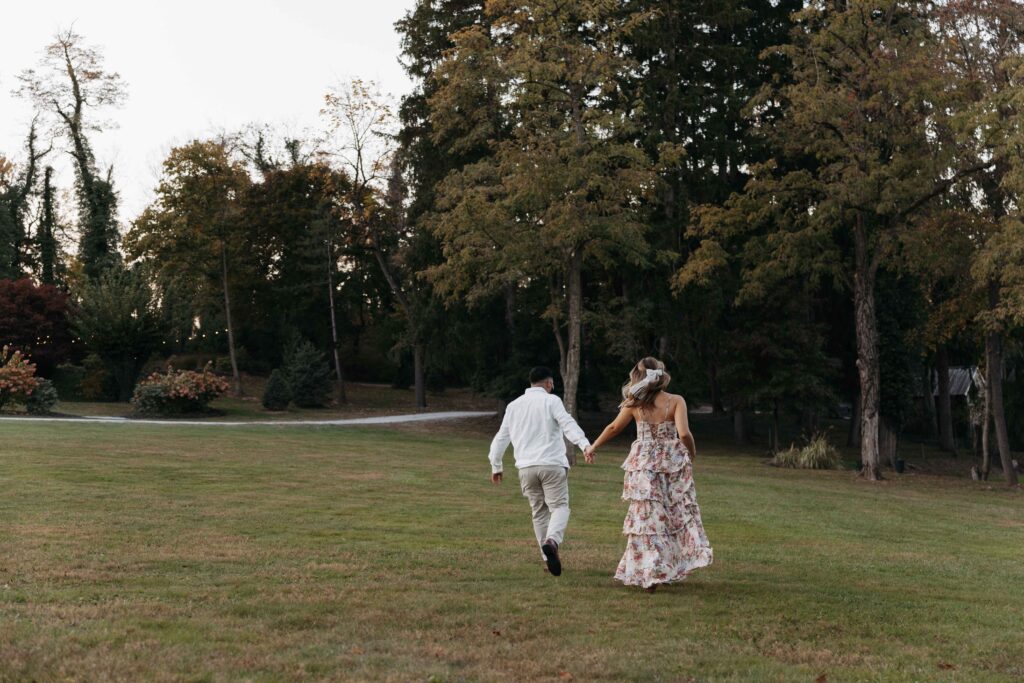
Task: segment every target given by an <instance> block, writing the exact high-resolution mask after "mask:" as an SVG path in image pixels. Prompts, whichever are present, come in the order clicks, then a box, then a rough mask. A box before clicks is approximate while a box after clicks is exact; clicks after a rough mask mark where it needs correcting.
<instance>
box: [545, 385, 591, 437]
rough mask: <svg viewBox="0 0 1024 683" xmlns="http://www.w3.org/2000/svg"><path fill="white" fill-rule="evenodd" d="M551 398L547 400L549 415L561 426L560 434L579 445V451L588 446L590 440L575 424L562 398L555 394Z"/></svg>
mask: <svg viewBox="0 0 1024 683" xmlns="http://www.w3.org/2000/svg"><path fill="white" fill-rule="evenodd" d="M551 398H552V400H551V401H549V405H550V406H551V416H552V417H554V418H555V420H556V421H557V422H558V425H559V426H560V427H561V428H562V434H564V435H565V438H566V439H568V440H569V441H570V442H571V443H574V444H576V445H577V446H579V449H580V450H581V451H585V450H587V449H588V448H590V441H589V440H588V439H587V435H586V434H584V433H583V430H582V429H580V426H579V425H578V424H576V420H574V419H572V415H570V414H569V411H567V410H566V409H565V405H563V404H562V399H560V398H558V397H557V396H552V397H551Z"/></svg>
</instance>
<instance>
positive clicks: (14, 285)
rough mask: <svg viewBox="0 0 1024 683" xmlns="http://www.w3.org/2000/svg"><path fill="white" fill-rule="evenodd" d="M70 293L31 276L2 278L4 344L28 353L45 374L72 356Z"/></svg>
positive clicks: (0, 340)
mask: <svg viewBox="0 0 1024 683" xmlns="http://www.w3.org/2000/svg"><path fill="white" fill-rule="evenodd" d="M69 312H70V302H69V300H68V295H67V294H66V293H64V292H62V291H60V290H59V289H57V288H56V287H54V286H53V285H46V284H42V285H40V284H36V283H34V282H32V280H30V279H28V278H23V279H20V280H0V346H11V347H12V348H13V349H17V350H19V351H21V352H22V353H24V354H25V355H27V356H28V357H29V358H30V359H31V360H32V362H33V363H35V364H36V366H38V368H39V372H40V373H41V374H42V375H44V376H51V374H52V372H53V370H54V368H56V367H57V366H58V365H59V364H60V363H62V362H64V361H65V360H66V359H67V358H68V357H69V356H70V355H71V351H72V349H71V343H72V342H71V332H70V329H69V327H68V314H69Z"/></svg>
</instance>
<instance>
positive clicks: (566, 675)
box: [558, 671, 575, 681]
mask: <svg viewBox="0 0 1024 683" xmlns="http://www.w3.org/2000/svg"><path fill="white" fill-rule="evenodd" d="M558 677H559V678H561V679H562V680H563V681H571V680H572V679H573V678H575V676H573V675H572V674H571V673H569V672H568V671H559V672H558Z"/></svg>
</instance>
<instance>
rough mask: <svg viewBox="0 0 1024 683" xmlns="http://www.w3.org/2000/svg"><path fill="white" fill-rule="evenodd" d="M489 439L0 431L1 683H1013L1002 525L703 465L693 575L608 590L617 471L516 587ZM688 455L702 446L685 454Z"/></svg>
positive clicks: (736, 461)
mask: <svg viewBox="0 0 1024 683" xmlns="http://www.w3.org/2000/svg"><path fill="white" fill-rule="evenodd" d="M490 427H491V425H490V423H477V424H476V425H470V426H468V427H467V426H466V425H455V424H446V425H443V426H442V425H434V426H431V427H430V428H422V429H415V430H414V429H411V428H406V429H402V430H390V431H385V430H381V429H356V428H347V429H337V428H332V429H327V428H323V429H320V428H296V427H286V426H282V427H253V428H236V427H226V428H210V427H195V428H187V427H182V426H145V425H134V424H125V425H98V424H81V425H79V424H61V425H50V424H34V423H6V424H5V423H4V422H2V421H0V522H2V527H0V681H22V680H35V681H51V680H83V681H105V680H117V681H140V680H168V681H170V680H173V681H179V680H181V681H221V680H254V681H277V680H325V679H326V680H343V681H377V680H386V681H423V682H425V681H430V680H433V681H533V680H550V681H568V680H576V681H686V680H693V681H815V680H818V681H874V680H879V681H881V680H885V681H929V680H937V681H1019V680H1021V678H1022V677H1024V652H1022V649H1021V641H1020V627H1021V624H1024V562H1022V558H1024V553H1022V548H1024V507H1022V501H1024V498H1022V496H1021V494H1020V493H1019V492H1010V491H1005V490H1003V489H1002V488H1001V487H999V486H995V487H985V486H982V485H979V484H978V483H976V482H971V481H969V480H964V479H950V478H940V477H928V476H920V475H914V476H905V477H902V478H900V479H894V480H890V481H887V482H883V483H881V484H869V483H866V482H863V481H861V480H858V479H856V478H855V477H854V476H853V475H852V474H851V473H850V472H800V471H783V470H778V469H774V468H771V467H767V466H765V465H764V464H763V463H762V461H761V459H760V458H759V457H756V455H754V454H752V453H737V452H735V451H733V450H732V449H731V448H726V447H724V446H723V447H717V446H715V445H714V444H710V445H709V444H707V443H702V442H701V440H700V435H701V432H700V422H699V421H697V422H696V426H695V431H696V433H697V436H698V444H699V445H701V446H702V449H701V457H700V459H699V460H698V462H697V467H696V477H697V485H698V492H699V499H700V503H701V506H702V509H703V513H704V519H705V524H706V527H707V531H708V534H709V536H710V539H711V542H712V545H713V546H714V548H715V565H714V566H712V567H710V568H708V569H706V570H702V571H701V572H700V573H698V574H696V575H695V576H694V577H693V578H692V579H691V580H690V581H688V582H687V583H685V584H682V585H678V586H673V587H671V588H669V589H666V590H663V591H659V592H658V593H656V594H654V595H647V594H644V593H642V592H640V591H638V590H636V589H627V588H623V587H621V586H619V585H618V584H616V582H614V581H613V580H612V578H611V574H612V572H613V571H614V568H615V565H616V563H617V562H618V559H619V555H620V554H621V551H622V546H623V539H622V537H621V535H620V527H621V522H622V516H623V514H624V510H625V508H624V504H623V503H622V502H621V501H620V500H619V499H618V495H619V488H620V486H621V470H619V469H618V464H619V462H620V461H621V459H622V458H623V457H624V453H625V446H624V445H620V446H619V447H609V448H608V449H606V450H604V451H603V452H602V453H601V454H600V455H599V462H598V463H597V465H594V466H588V467H580V468H578V469H576V470H574V471H573V474H572V477H571V487H572V492H571V495H572V499H571V505H572V510H573V513H572V514H573V517H572V520H571V522H570V527H569V534H568V540H567V542H566V544H565V546H564V549H563V555H564V561H565V564H566V572H565V574H564V575H563V576H562V577H561V578H559V579H555V578H552V577H549V576H547V575H545V574H544V573H543V572H542V571H541V568H540V564H539V561H538V557H537V555H538V553H537V551H536V549H535V547H534V545H533V542H532V537H531V535H532V530H531V526H530V521H529V515H528V510H527V506H526V502H525V501H524V500H523V499H522V497H521V496H520V494H519V491H518V484H517V481H516V479H515V478H514V476H512V472H513V468H512V467H511V456H509V458H508V460H507V467H508V471H509V473H510V476H509V479H508V480H507V481H506V482H505V484H504V485H503V486H502V487H500V488H496V487H493V486H492V485H491V484H490V483H489V481H488V474H489V469H488V467H487V464H486V459H485V451H486V438H484V436H483V435H484V434H485V433H486V431H487V430H488V429H490ZM705 441H706V440H705Z"/></svg>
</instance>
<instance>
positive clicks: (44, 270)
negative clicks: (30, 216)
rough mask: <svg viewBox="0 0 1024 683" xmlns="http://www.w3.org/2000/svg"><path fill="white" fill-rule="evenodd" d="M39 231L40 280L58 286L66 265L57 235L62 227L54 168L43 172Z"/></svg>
mask: <svg viewBox="0 0 1024 683" xmlns="http://www.w3.org/2000/svg"><path fill="white" fill-rule="evenodd" d="M40 212H41V215H40V216H39V229H38V230H37V231H36V240H35V241H36V249H37V251H38V254H39V257H38V260H39V280H40V281H41V282H42V283H43V284H47V285H56V284H59V283H61V282H62V281H63V275H64V264H63V263H62V262H61V251H60V242H59V241H58V238H57V234H58V232H60V231H61V227H60V225H59V223H58V218H57V200H56V198H55V197H54V187H53V167H52V166H47V167H46V170H45V171H44V172H43V191H42V197H41V198H40Z"/></svg>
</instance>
